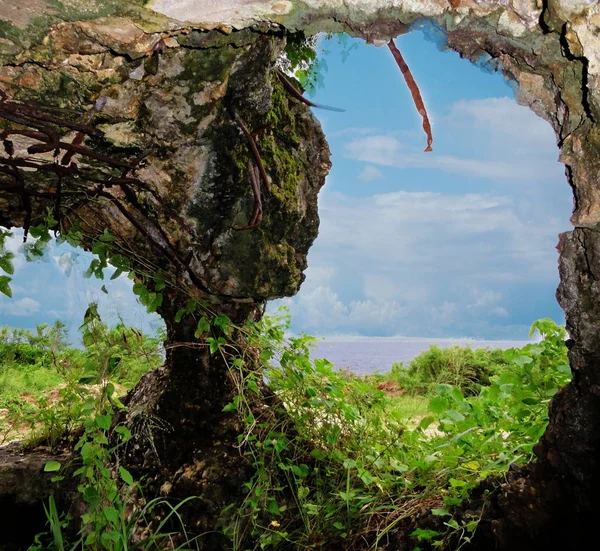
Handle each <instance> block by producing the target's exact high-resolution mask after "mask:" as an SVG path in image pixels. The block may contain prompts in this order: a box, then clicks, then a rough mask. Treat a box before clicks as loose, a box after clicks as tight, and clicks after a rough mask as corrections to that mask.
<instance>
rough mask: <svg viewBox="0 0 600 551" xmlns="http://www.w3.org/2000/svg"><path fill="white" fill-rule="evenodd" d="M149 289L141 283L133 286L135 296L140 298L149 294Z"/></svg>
mask: <svg viewBox="0 0 600 551" xmlns="http://www.w3.org/2000/svg"><path fill="white" fill-rule="evenodd" d="M147 292H148V291H147V289H146V287H144V285H142V284H141V283H134V284H133V294H134V295H137V296H138V297H139V296H142V295H143V294H145V293H147Z"/></svg>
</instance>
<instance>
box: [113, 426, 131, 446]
mask: <svg viewBox="0 0 600 551" xmlns="http://www.w3.org/2000/svg"><path fill="white" fill-rule="evenodd" d="M115 432H116V433H117V434H118V435H120V437H121V440H122V441H123V442H127V441H128V440H131V431H130V430H129V429H128V428H127V427H124V426H123V425H118V426H117V427H115Z"/></svg>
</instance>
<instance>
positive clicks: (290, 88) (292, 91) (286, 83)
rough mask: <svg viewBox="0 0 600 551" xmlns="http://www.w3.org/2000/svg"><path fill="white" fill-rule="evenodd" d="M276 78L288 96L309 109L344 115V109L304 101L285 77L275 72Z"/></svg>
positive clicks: (279, 72)
mask: <svg viewBox="0 0 600 551" xmlns="http://www.w3.org/2000/svg"><path fill="white" fill-rule="evenodd" d="M277 76H278V77H279V80H280V81H281V83H282V84H283V86H284V87H285V89H286V90H287V91H288V92H289V93H290V94H292V96H293V97H295V98H296V99H297V100H298V101H300V102H302V103H304V104H305V105H308V106H309V107H316V108H318V109H327V110H328V111H337V112H338V113H345V111H346V110H345V109H340V108H339V107H331V106H329V105H321V104H320V103H314V102H312V101H310V100H309V99H306V98H305V97H304V96H303V95H302V94H301V93H300V92H299V91H298V90H296V87H295V86H294V85H293V84H292V83H291V82H290V81H289V79H287V78H286V76H285V75H284V74H283V73H282V72H281V71H277Z"/></svg>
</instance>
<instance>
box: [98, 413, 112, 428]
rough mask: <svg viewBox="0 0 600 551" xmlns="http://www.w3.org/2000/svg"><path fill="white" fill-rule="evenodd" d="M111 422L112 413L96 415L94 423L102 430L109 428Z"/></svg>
mask: <svg viewBox="0 0 600 551" xmlns="http://www.w3.org/2000/svg"><path fill="white" fill-rule="evenodd" d="M111 423H112V415H96V425H98V427H100V428H101V429H103V430H109V429H110V424H111Z"/></svg>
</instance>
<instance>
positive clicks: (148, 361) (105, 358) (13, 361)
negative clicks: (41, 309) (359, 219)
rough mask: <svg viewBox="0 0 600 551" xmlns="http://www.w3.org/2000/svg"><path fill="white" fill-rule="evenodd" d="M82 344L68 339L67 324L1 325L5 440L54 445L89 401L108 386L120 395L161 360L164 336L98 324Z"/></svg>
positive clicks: (0, 409) (0, 426)
mask: <svg viewBox="0 0 600 551" xmlns="http://www.w3.org/2000/svg"><path fill="white" fill-rule="evenodd" d="M94 330H95V338H92V339H90V340H89V341H88V342H87V343H86V345H85V346H84V347H83V348H81V349H80V348H74V347H72V346H70V345H69V344H68V342H67V340H66V332H65V328H64V326H63V325H62V324H61V323H60V322H56V323H55V324H54V325H53V326H47V325H45V324H42V325H39V326H38V327H37V329H36V331H35V332H32V331H27V330H24V329H12V328H9V327H2V328H0V353H1V355H0V444H2V443H6V442H9V441H11V440H14V439H20V440H25V442H26V444H30V445H35V444H37V443H39V442H41V441H47V442H48V443H49V444H50V445H52V444H54V443H57V442H58V440H59V439H61V438H62V437H63V436H64V433H68V432H69V431H71V430H73V429H74V428H76V427H77V425H78V423H79V422H80V421H78V419H79V417H80V414H81V411H82V409H83V405H84V403H85V401H86V400H87V399H88V397H89V396H90V395H93V394H94V393H96V392H97V391H98V390H97V388H98V385H99V384H104V383H105V382H106V381H104V379H103V377H104V375H100V374H101V373H110V380H111V381H112V382H113V384H114V386H115V387H116V389H118V390H120V393H121V394H124V393H125V392H126V389H129V388H131V387H133V386H134V385H135V383H136V382H137V381H138V380H139V379H140V377H141V376H142V375H143V374H144V373H146V372H148V371H149V370H151V369H153V368H155V367H158V366H159V365H161V364H162V351H161V348H160V342H161V339H160V338H159V337H148V336H145V335H142V334H141V333H139V332H138V331H137V330H135V329H132V328H129V327H125V326H123V325H117V326H116V327H113V328H109V327H107V326H106V325H104V324H102V323H98V324H97V325H96V326H95V328H94Z"/></svg>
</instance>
